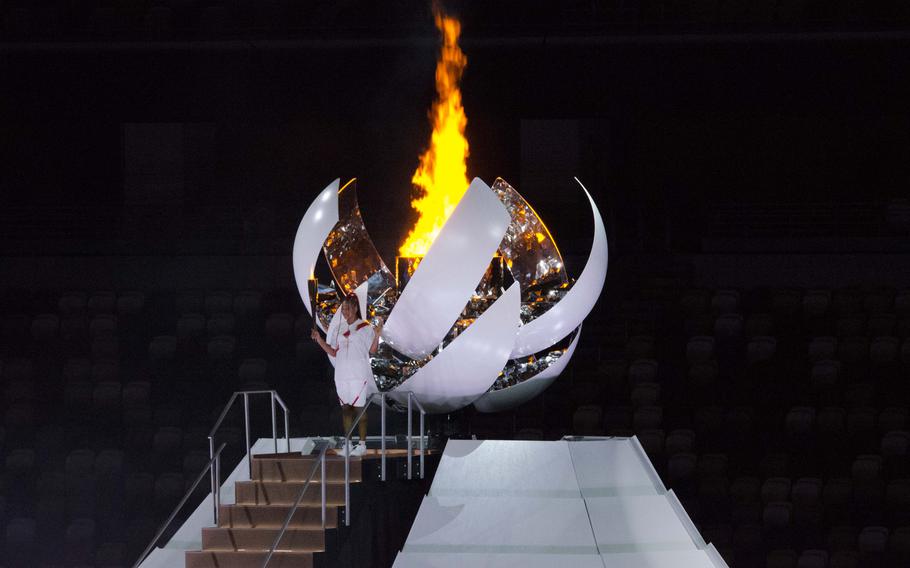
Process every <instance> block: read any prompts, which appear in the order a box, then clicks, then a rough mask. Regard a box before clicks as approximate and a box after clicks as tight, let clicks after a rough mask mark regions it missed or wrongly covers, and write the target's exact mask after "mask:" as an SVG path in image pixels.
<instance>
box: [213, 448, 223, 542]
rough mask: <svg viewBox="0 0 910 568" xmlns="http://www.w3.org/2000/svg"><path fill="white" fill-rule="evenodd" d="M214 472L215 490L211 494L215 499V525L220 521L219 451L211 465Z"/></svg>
mask: <svg viewBox="0 0 910 568" xmlns="http://www.w3.org/2000/svg"><path fill="white" fill-rule="evenodd" d="M212 470H213V471H214V472H215V485H216V487H215V492H214V493H213V494H212V495H213V496H214V499H215V526H216V527H217V526H218V523H219V522H220V521H221V519H220V518H219V517H220V516H221V452H218V454H217V455H215V465H214V467H212Z"/></svg>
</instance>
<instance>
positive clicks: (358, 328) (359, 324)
mask: <svg viewBox="0 0 910 568" xmlns="http://www.w3.org/2000/svg"><path fill="white" fill-rule="evenodd" d="M368 325H370V324H369V323H367V322H365V321H362V322H360V323H358V324H357V327H355V328H354V331H360V330H361V329H363V328H365V327H366V326H368ZM341 335H342V336H344V337H348V336H349V335H351V330H350V329H349V330H347V331H345V332H344V333H342V334H341Z"/></svg>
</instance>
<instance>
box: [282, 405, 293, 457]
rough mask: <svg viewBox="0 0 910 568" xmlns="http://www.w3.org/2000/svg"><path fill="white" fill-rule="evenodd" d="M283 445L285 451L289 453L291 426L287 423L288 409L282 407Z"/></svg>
mask: <svg viewBox="0 0 910 568" xmlns="http://www.w3.org/2000/svg"><path fill="white" fill-rule="evenodd" d="M284 446H285V451H287V453H291V427H290V426H289V425H288V409H287V408H286V407H285V409H284Z"/></svg>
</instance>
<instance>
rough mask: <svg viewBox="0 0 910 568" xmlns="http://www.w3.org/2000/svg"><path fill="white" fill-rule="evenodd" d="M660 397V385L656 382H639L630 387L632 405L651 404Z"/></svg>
mask: <svg viewBox="0 0 910 568" xmlns="http://www.w3.org/2000/svg"><path fill="white" fill-rule="evenodd" d="M659 399H660V385H659V384H657V383H639V384H638V385H636V386H635V387H634V388H633V389H632V395H631V401H632V405H633V406H636V407H638V406H652V405H654V404H655V403H656V402H657V401H658V400H659Z"/></svg>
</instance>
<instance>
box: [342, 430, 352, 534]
mask: <svg viewBox="0 0 910 568" xmlns="http://www.w3.org/2000/svg"><path fill="white" fill-rule="evenodd" d="M343 443H344V444H345V448H344V449H347V443H348V441H347V438H345V441H344V442H343ZM350 453H351V452H347V451H346V452H344V524H345V526H348V527H349V526H351V456H350Z"/></svg>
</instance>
